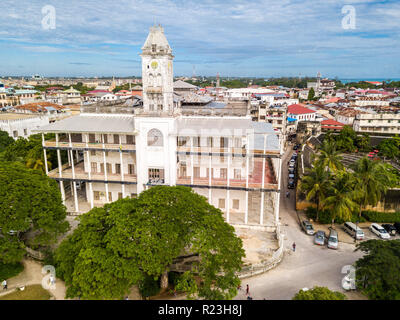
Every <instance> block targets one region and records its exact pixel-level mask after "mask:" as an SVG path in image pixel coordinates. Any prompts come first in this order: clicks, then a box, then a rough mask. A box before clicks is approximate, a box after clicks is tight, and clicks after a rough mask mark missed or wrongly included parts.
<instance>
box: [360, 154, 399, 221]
mask: <svg viewBox="0 0 400 320" xmlns="http://www.w3.org/2000/svg"><path fill="white" fill-rule="evenodd" d="M352 169H353V170H354V178H355V191H356V193H357V195H356V199H357V202H358V204H359V207H360V212H359V215H360V216H361V211H362V208H363V207H365V206H367V205H372V206H375V205H376V204H377V203H378V201H380V200H381V198H382V196H383V195H384V194H385V193H386V191H387V190H388V188H389V187H390V186H391V185H392V184H393V180H394V177H393V174H392V173H391V172H390V170H389V169H388V168H387V167H385V166H384V164H383V163H382V162H379V161H371V160H369V159H368V158H367V157H364V158H361V159H360V160H358V161H357V162H355V163H354V164H353V165H352Z"/></svg>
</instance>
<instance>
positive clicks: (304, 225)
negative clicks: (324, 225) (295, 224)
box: [301, 220, 315, 236]
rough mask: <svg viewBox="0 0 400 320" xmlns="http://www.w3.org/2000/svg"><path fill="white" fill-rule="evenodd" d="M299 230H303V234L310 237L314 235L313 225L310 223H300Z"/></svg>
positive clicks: (304, 221)
mask: <svg viewBox="0 0 400 320" xmlns="http://www.w3.org/2000/svg"><path fill="white" fill-rule="evenodd" d="M301 228H302V229H303V230H304V232H305V233H306V234H308V235H310V236H312V235H314V233H315V231H314V228H313V225H312V224H311V222H310V221H307V220H303V221H302V222H301Z"/></svg>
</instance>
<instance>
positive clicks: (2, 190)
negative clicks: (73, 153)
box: [0, 162, 69, 263]
mask: <svg viewBox="0 0 400 320" xmlns="http://www.w3.org/2000/svg"><path fill="white" fill-rule="evenodd" d="M65 217H66V209H65V207H64V205H63V204H62V200H61V194H60V190H59V188H58V186H57V183H56V182H55V181H54V180H52V179H50V178H48V177H47V176H45V175H43V174H41V173H40V172H39V171H36V170H30V169H27V168H26V167H25V166H24V165H22V164H20V163H12V162H0V228H1V231H0V262H4V263H13V262H18V261H20V260H21V258H22V257H23V255H24V253H25V251H24V247H25V245H26V244H27V243H29V245H31V246H35V247H40V246H48V245H50V244H51V243H54V242H55V241H56V238H57V236H58V235H60V234H62V233H64V232H66V231H67V230H68V226H69V224H68V222H67V221H65Z"/></svg>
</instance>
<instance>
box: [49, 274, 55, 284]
mask: <svg viewBox="0 0 400 320" xmlns="http://www.w3.org/2000/svg"><path fill="white" fill-rule="evenodd" d="M50 284H51V285H55V284H56V279H55V278H54V276H53V275H51V276H50Z"/></svg>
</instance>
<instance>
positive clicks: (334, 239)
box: [328, 229, 339, 249]
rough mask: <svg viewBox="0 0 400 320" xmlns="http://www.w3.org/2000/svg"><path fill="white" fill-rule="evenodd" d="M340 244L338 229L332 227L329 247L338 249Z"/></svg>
mask: <svg viewBox="0 0 400 320" xmlns="http://www.w3.org/2000/svg"><path fill="white" fill-rule="evenodd" d="M338 246H339V237H338V233H337V231H336V230H333V229H331V230H330V232H329V237H328V248H330V249H337V248H338Z"/></svg>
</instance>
